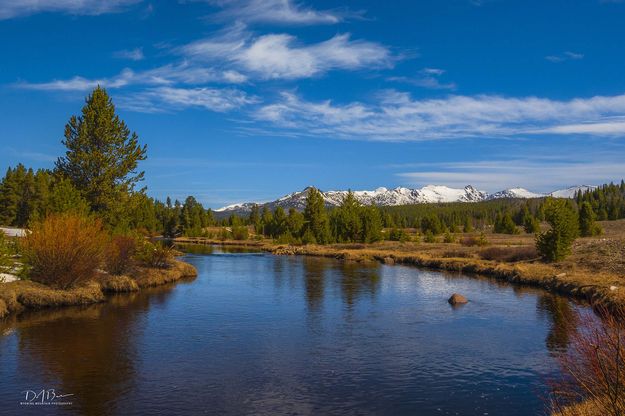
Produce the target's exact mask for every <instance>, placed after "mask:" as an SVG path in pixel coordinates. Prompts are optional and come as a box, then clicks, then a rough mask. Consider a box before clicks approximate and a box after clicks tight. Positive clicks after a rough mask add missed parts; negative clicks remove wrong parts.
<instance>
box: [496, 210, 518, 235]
mask: <svg viewBox="0 0 625 416" xmlns="http://www.w3.org/2000/svg"><path fill="white" fill-rule="evenodd" d="M494 231H495V232H496V233H498V234H518V233H519V230H518V229H517V228H516V224H515V223H514V221H513V220H512V216H511V215H510V212H508V211H506V212H505V213H503V214H502V213H501V212H500V213H499V214H497V219H496V220H495V227H494Z"/></svg>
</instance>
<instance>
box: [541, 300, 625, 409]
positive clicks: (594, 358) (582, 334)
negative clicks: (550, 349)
mask: <svg viewBox="0 0 625 416" xmlns="http://www.w3.org/2000/svg"><path fill="white" fill-rule="evenodd" d="M599 315H601V316H602V319H601V320H599V319H597V318H596V317H595V316H593V315H592V314H586V315H583V316H582V315H580V314H579V313H578V314H577V316H576V320H577V321H578V322H579V323H578V327H577V332H576V333H575V334H574V335H573V336H572V337H571V342H570V345H569V347H568V349H567V350H566V352H563V353H561V354H560V355H558V357H557V358H558V362H559V364H560V368H561V369H562V372H563V374H564V378H563V379H561V380H558V381H556V382H555V383H552V384H553V386H552V405H553V407H554V410H555V411H556V412H557V414H566V415H579V416H582V415H606V416H622V415H623V414H625V316H623V313H622V312H620V313H619V312H617V313H616V315H614V314H610V313H609V312H607V311H606V310H605V309H604V308H600V309H599ZM576 403H577V404H578V405H573V406H571V405H572V404H576ZM579 403H581V406H580V405H579Z"/></svg>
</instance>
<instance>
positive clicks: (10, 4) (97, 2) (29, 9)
mask: <svg viewBox="0 0 625 416" xmlns="http://www.w3.org/2000/svg"><path fill="white" fill-rule="evenodd" d="M141 1H142V0H2V1H0V20H3V19H11V18H14V17H20V16H28V15H32V14H37V13H43V12H57V13H66V14H74V15H99V14H104V13H114V12H119V11H121V10H123V9H124V8H125V7H126V6H130V5H132V4H136V3H139V2H141Z"/></svg>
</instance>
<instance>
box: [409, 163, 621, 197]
mask: <svg viewBox="0 0 625 416" xmlns="http://www.w3.org/2000/svg"><path fill="white" fill-rule="evenodd" d="M397 176H398V177H400V178H402V179H403V180H404V181H405V184H406V185H410V186H423V185H427V184H445V185H448V186H454V187H462V186H465V185H468V184H471V185H473V186H476V187H477V188H479V189H484V190H487V191H489V192H496V191H500V190H502V189H507V188H513V187H519V186H521V187H525V188H528V189H529V190H530V191H534V192H552V191H554V190H556V189H558V188H562V187H568V186H572V185H582V184H585V185H595V184H601V183H606V182H609V181H620V180H621V179H622V178H624V177H625V167H624V166H623V164H622V163H620V162H616V161H613V160H612V161H610V160H593V161H588V162H581V161H574V162H567V161H562V160H560V161H553V160H552V161H549V162H548V163H545V162H537V161H534V160H528V159H505V160H489V161H477V162H460V163H441V164H439V165H437V166H436V168H435V169H434V170H432V169H430V170H423V171H416V172H415V171H413V172H402V173H398V174H397Z"/></svg>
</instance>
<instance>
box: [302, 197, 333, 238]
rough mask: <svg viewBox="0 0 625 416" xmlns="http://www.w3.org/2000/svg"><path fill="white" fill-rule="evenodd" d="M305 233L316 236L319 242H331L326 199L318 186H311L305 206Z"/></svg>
mask: <svg viewBox="0 0 625 416" xmlns="http://www.w3.org/2000/svg"><path fill="white" fill-rule="evenodd" d="M304 219H305V221H306V224H305V225H304V234H305V235H306V234H308V235H310V236H312V237H314V239H315V241H316V242H317V243H319V244H327V243H329V242H330V223H329V221H328V214H327V212H326V208H325V201H324V200H323V196H321V192H319V191H318V190H317V189H316V188H310V189H309V190H308V195H307V196H306V208H304Z"/></svg>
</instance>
